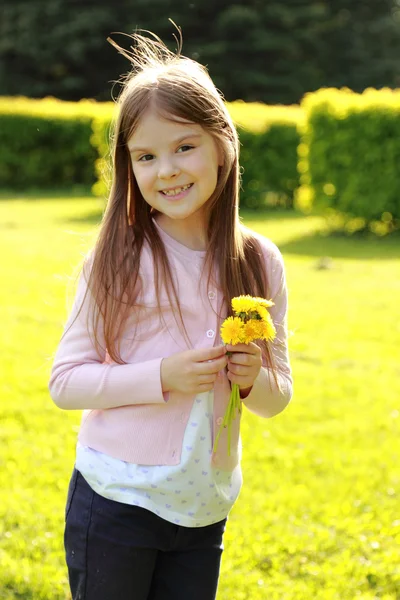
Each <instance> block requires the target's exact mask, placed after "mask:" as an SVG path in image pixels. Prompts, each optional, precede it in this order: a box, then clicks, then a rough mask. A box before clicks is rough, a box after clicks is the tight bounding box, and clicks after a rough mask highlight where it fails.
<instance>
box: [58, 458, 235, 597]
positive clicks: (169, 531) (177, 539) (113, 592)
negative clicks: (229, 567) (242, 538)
mask: <svg viewBox="0 0 400 600" xmlns="http://www.w3.org/2000/svg"><path fill="white" fill-rule="evenodd" d="M65 518H66V522H65V533H64V544H65V552H66V561H67V566H68V574H69V582H70V587H71V592H72V598H73V600H214V599H215V596H216V590H217V585H218V576H219V568H220V562H221V555H222V552H223V543H222V538H223V534H224V531H225V525H226V519H224V520H223V521H220V522H219V523H215V524H214V525H208V526H206V527H182V526H180V525H175V524H174V523H170V522H169V521H166V520H165V519H162V518H161V517H159V516H157V515H156V514H155V513H153V512H151V511H149V510H146V509H145V508H140V507H138V506H131V505H129V504H123V503H121V502H116V501H114V500H108V499H107V498H103V496H100V495H99V494H97V493H96V492H95V491H93V490H92V488H91V487H90V486H89V484H88V483H87V482H86V480H85V479H84V477H83V476H82V475H81V473H80V472H79V471H77V470H76V469H75V468H74V471H73V473H72V477H71V481H70V484H69V489H68V498H67V505H66V512H65Z"/></svg>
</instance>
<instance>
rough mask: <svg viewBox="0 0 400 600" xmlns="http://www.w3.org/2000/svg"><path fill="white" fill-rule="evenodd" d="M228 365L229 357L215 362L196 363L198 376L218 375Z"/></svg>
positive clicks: (223, 357)
mask: <svg viewBox="0 0 400 600" xmlns="http://www.w3.org/2000/svg"><path fill="white" fill-rule="evenodd" d="M227 364H228V357H227V356H226V355H224V356H221V357H220V358H216V359H215V360H210V361H205V362H199V363H196V365H195V368H196V372H197V373H198V374H203V375H205V374H209V373H218V371H221V370H222V369H225V367H226V365H227Z"/></svg>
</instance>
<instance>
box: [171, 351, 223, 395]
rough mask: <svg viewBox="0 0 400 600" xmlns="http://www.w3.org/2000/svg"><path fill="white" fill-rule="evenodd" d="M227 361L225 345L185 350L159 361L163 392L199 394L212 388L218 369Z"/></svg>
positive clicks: (221, 368)
mask: <svg viewBox="0 0 400 600" xmlns="http://www.w3.org/2000/svg"><path fill="white" fill-rule="evenodd" d="M227 363H228V357H227V356H226V350H225V346H215V347H213V348H200V349H198V350H186V351H185V352H177V353H176V354H171V356H168V357H167V358H163V360H162V361H161V385H162V391H163V392H181V393H183V394H199V393H201V392H209V391H210V390H212V389H213V387H214V383H215V380H216V379H217V375H218V373H219V371H222V370H223V369H224V368H225V367H226V365H227Z"/></svg>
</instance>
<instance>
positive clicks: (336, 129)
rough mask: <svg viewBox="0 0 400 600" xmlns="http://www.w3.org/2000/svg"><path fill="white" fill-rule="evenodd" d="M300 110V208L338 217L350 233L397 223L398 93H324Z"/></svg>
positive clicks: (399, 186)
mask: <svg viewBox="0 0 400 600" xmlns="http://www.w3.org/2000/svg"><path fill="white" fill-rule="evenodd" d="M302 106H303V108H304V111H305V115H306V119H305V121H304V124H303V125H302V128H301V143H300V144H299V148H298V154H299V161H298V168H299V172H300V174H301V187H300V189H299V191H298V201H299V205H300V206H302V207H306V206H307V205H308V206H311V205H314V206H316V207H318V208H322V209H330V211H332V212H333V211H336V212H337V213H338V214H340V221H341V222H342V223H343V224H344V226H345V228H347V229H348V230H349V231H350V232H352V231H356V230H362V229H367V228H369V229H371V230H372V231H374V232H375V233H378V234H385V233H387V232H388V231H391V230H393V229H394V228H397V226H398V224H399V223H398V221H399V219H400V169H399V165H400V90H395V91H394V90H388V89H383V90H379V91H378V90H373V89H368V90H365V92H364V93H363V94H356V93H354V92H352V91H350V90H348V89H341V90H337V89H324V90H319V91H317V92H315V93H313V94H307V96H306V97H305V98H304V100H303V103H302Z"/></svg>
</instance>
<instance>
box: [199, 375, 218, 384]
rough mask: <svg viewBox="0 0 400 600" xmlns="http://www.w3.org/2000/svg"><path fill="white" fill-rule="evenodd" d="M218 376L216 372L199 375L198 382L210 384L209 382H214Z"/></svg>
mask: <svg viewBox="0 0 400 600" xmlns="http://www.w3.org/2000/svg"><path fill="white" fill-rule="evenodd" d="M216 378H217V376H216V375H214V374H211V375H199V376H198V378H197V383H198V384H201V385H202V384H204V385H209V384H213V383H214V382H215V380H216Z"/></svg>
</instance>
